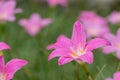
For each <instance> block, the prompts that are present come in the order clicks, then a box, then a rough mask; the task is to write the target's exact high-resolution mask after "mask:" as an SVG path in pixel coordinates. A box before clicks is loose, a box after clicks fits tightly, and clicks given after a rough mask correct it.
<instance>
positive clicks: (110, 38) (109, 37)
mask: <svg viewBox="0 0 120 80" xmlns="http://www.w3.org/2000/svg"><path fill="white" fill-rule="evenodd" d="M104 38H105V39H107V40H108V41H110V42H116V39H117V38H116V37H115V35H113V34H111V33H108V34H105V35H104Z"/></svg>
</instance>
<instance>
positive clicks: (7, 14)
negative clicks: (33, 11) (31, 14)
mask: <svg viewBox="0 0 120 80" xmlns="http://www.w3.org/2000/svg"><path fill="white" fill-rule="evenodd" d="M15 7H16V1H15V0H10V1H0V22H6V21H11V22H12V21H14V20H15V14H16V13H21V12H22V9H20V8H17V9H15Z"/></svg>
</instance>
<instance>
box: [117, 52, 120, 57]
mask: <svg viewBox="0 0 120 80" xmlns="http://www.w3.org/2000/svg"><path fill="white" fill-rule="evenodd" d="M117 57H118V59H120V50H119V51H117Z"/></svg>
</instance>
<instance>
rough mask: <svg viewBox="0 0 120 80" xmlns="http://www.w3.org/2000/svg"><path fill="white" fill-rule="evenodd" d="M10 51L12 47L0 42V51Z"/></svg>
mask: <svg viewBox="0 0 120 80" xmlns="http://www.w3.org/2000/svg"><path fill="white" fill-rule="evenodd" d="M8 49H10V46H9V45H8V44H6V43H4V42H0V51H1V50H8Z"/></svg>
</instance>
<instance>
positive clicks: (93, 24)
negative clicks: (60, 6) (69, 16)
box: [78, 11, 110, 38]
mask: <svg viewBox="0 0 120 80" xmlns="http://www.w3.org/2000/svg"><path fill="white" fill-rule="evenodd" d="M78 19H79V20H81V21H82V23H83V25H84V27H85V32H86V35H87V38H91V37H102V36H103V35H104V34H106V33H109V32H110V31H109V27H108V25H107V21H106V20H105V19H104V18H103V17H101V16H99V15H97V14H96V13H95V12H93V11H83V12H81V14H80V16H79V17H78Z"/></svg>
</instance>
